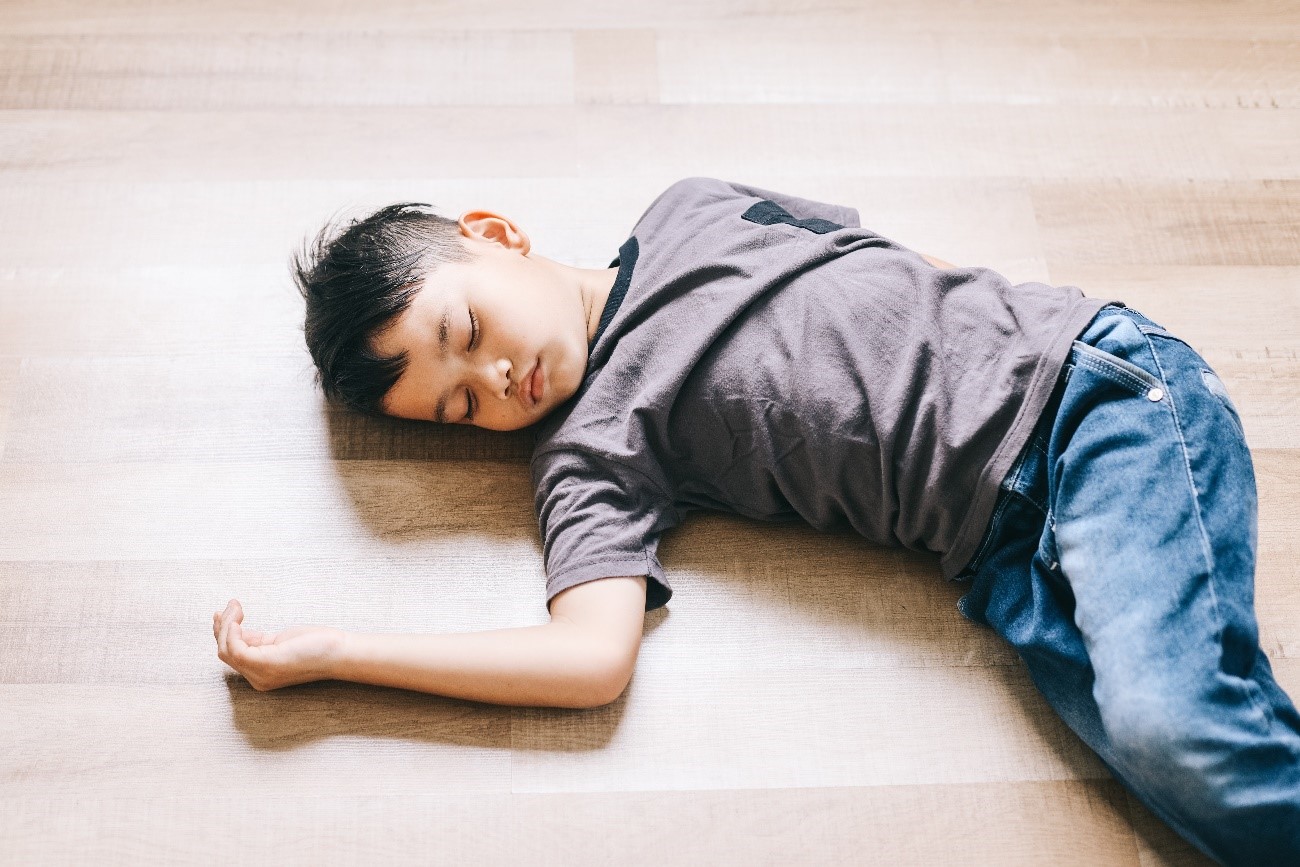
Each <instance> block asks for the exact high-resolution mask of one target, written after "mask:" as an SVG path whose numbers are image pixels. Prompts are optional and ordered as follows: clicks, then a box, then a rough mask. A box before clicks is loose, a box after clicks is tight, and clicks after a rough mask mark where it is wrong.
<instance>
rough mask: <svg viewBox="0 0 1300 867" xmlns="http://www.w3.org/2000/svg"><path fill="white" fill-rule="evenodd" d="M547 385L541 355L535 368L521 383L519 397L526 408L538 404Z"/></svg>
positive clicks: (534, 365)
mask: <svg viewBox="0 0 1300 867" xmlns="http://www.w3.org/2000/svg"><path fill="white" fill-rule="evenodd" d="M545 386H546V382H545V376H544V375H543V374H542V359H541V357H540V356H539V357H538V359H537V361H536V363H534V364H533V369H532V370H530V371H529V372H528V375H527V376H526V377H524V379H523V381H522V382H520V383H519V399H520V401H522V402H523V405H524V409H532V408H533V407H535V406H537V404H538V403H539V402H540V401H541V399H542V394H543V390H544V389H545Z"/></svg>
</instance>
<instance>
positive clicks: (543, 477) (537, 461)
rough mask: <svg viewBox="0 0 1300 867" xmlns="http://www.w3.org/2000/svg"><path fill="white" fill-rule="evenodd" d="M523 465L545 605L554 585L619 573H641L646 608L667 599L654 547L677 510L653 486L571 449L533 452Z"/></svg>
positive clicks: (626, 469) (564, 586)
mask: <svg viewBox="0 0 1300 867" xmlns="http://www.w3.org/2000/svg"><path fill="white" fill-rule="evenodd" d="M531 471H532V477H533V490H534V492H535V493H534V503H535V505H536V508H537V523H538V528H539V529H540V531H541V537H542V559H543V562H544V564H545V568H546V604H547V606H548V607H549V606H550V604H551V599H552V598H554V597H555V595H556V594H557V593H559V592H560V591H561V590H566V589H568V588H570V587H572V586H574V585H575V584H582V583H584V582H586V581H592V580H595V579H598V578H612V577H616V576H622V575H644V576H646V604H645V610H646V611H653V610H654V609H656V608H662V607H663V606H664V605H665V604H667V602H668V600H669V599H671V598H672V595H673V591H672V587H671V586H669V583H668V578H667V576H666V575H665V574H664V569H663V566H662V565H660V563H659V559H658V557H657V556H656V555H655V552H656V550H657V549H658V547H659V536H660V534H662V533H663V531H664V530H667V529H669V528H670V527H672V526H674V525H675V524H676V523H677V512H676V510H675V508H674V507H673V504H672V501H671V498H670V497H668V496H667V495H666V494H665V493H664V492H663V491H662V490H661V489H660V488H659V486H657V485H655V484H654V483H653V482H652V481H651V480H650V479H649V478H648V477H646V476H644V475H643V474H641V473H639V472H637V471H636V470H633V469H632V468H630V467H627V466H625V465H623V464H620V463H619V462H617V461H612V460H606V459H604V458H600V457H597V456H595V455H591V454H588V453H586V452H579V451H552V452H545V453H543V454H540V455H536V456H534V458H533V462H532V467H531Z"/></svg>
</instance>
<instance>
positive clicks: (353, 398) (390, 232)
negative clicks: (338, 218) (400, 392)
mask: <svg viewBox="0 0 1300 867" xmlns="http://www.w3.org/2000/svg"><path fill="white" fill-rule="evenodd" d="M461 238H462V235H461V233H460V229H459V227H458V226H457V223H456V221H455V220H450V219H448V218H446V217H441V216H438V215H437V214H435V213H433V211H432V210H431V207H430V206H429V205H427V204H424V203H422V202H400V203H398V204H395V205H389V206H387V207H385V208H380V209H379V210H378V211H375V212H374V213H373V214H371V215H370V216H368V217H364V218H361V219H355V220H351V221H349V222H346V223H344V224H342V225H338V224H335V223H333V222H329V223H326V225H325V226H324V228H322V229H321V231H320V233H319V234H318V235H317V236H316V238H315V239H314V240H308V241H306V242H304V244H303V246H302V249H301V250H299V251H297V252H295V253H294V255H293V259H292V271H293V277H294V282H295V283H296V284H297V286H298V291H299V292H300V293H301V294H302V297H303V300H305V301H306V302H307V313H306V317H305V319H304V322H303V334H304V336H305V337H306V339H307V349H308V351H309V352H311V357H312V361H314V362H315V363H316V380H317V382H318V383H319V384H320V386H321V388H322V390H323V391H324V392H325V396H326V398H328V399H331V400H336V401H340V402H342V403H343V404H344V405H345V406H347V407H349V408H351V409H354V410H357V411H358V412H362V413H365V414H367V415H383V414H384V413H383V399H384V395H386V394H387V393H388V390H389V389H391V388H392V387H393V385H394V384H395V383H396V382H397V380H398V379H400V378H401V376H402V372H403V371H404V370H405V369H406V364H407V354H406V352H405V351H403V352H401V353H399V354H398V355H394V356H384V355H379V354H377V353H376V352H375V351H374V349H373V348H372V346H371V341H372V340H373V339H374V337H375V336H376V335H378V334H380V333H381V332H383V331H384V329H386V328H387V327H388V326H389V325H391V324H392V322H393V321H394V320H395V319H396V318H397V317H398V316H399V315H401V313H402V312H403V311H404V310H406V308H407V307H409V306H410V304H411V300H412V299H413V298H414V297H415V294H416V293H417V292H418V291H419V290H420V288H421V286H423V283H424V280H425V278H426V277H428V276H429V275H430V274H432V273H434V272H435V271H436V270H437V268H438V265H439V264H440V263H442V262H467V261H470V260H472V259H473V258H474V255H473V253H471V252H470V250H469V249H468V248H467V247H466V246H465V245H464V243H463V242H462V241H461Z"/></svg>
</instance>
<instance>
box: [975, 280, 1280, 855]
mask: <svg viewBox="0 0 1300 867" xmlns="http://www.w3.org/2000/svg"><path fill="white" fill-rule="evenodd" d="M1256 512H1257V501H1256V492H1255V474H1254V465H1253V463H1252V461H1251V456H1250V451H1249V450H1248V449H1247V447H1246V440H1245V436H1244V434H1243V432H1242V427H1241V419H1240V417H1239V416H1238V415H1237V411H1236V409H1235V408H1234V407H1233V405H1232V401H1231V400H1230V399H1229V397H1228V393H1227V391H1226V390H1225V389H1224V387H1223V383H1222V382H1221V381H1220V380H1219V378H1218V377H1217V376H1216V375H1215V373H1214V371H1213V370H1212V369H1211V367H1210V365H1209V364H1208V363H1206V361H1205V359H1203V358H1202V357H1201V356H1200V355H1199V354H1198V353H1197V352H1196V351H1195V350H1193V349H1192V348H1191V346H1189V345H1188V344H1187V343H1186V342H1184V341H1183V340H1181V339H1180V338H1178V337H1175V336H1174V335H1172V334H1170V333H1169V332H1168V331H1166V330H1165V329H1164V328H1162V327H1161V326H1160V325H1158V324H1156V323H1155V322H1153V321H1152V320H1150V319H1148V318H1147V317H1145V316H1143V315H1142V314H1140V313H1138V312H1137V311H1135V310H1133V309H1131V308H1126V307H1121V306H1115V305H1108V306H1107V307H1105V308H1102V310H1101V311H1100V312H1098V314H1097V316H1096V317H1095V318H1094V319H1093V320H1092V321H1091V322H1090V323H1089V324H1088V327H1087V328H1086V329H1085V330H1084V332H1083V333H1082V334H1081V335H1079V337H1078V339H1077V340H1076V341H1075V343H1074V346H1073V348H1072V349H1071V351H1070V357H1069V359H1068V360H1067V361H1066V364H1065V365H1064V367H1063V368H1062V370H1061V374H1060V376H1059V377H1058V379H1057V382H1056V387H1055V389H1054V391H1053V393H1052V397H1051V401H1050V402H1049V403H1048V405H1047V408H1046V409H1045V410H1044V412H1043V414H1042V416H1041V417H1040V419H1039V421H1038V423H1037V426H1036V428H1035V430H1034V432H1033V435H1032V436H1031V438H1030V441H1029V443H1028V444H1027V445H1026V446H1025V449H1024V451H1023V452H1022V453H1021V455H1020V456H1019V457H1018V458H1017V460H1016V463H1015V464H1014V465H1013V466H1012V468H1011V470H1010V471H1009V472H1008V473H1007V477H1006V479H1004V480H1003V482H1002V491H1001V493H1000V494H999V496H998V500H997V504H996V506H995V508H994V512H993V516H992V518H991V519H990V522H989V527H988V529H987V530H986V531H985V535H984V538H983V540H982V541H981V543H980V547H979V548H978V550H977V551H976V554H975V556H974V557H973V558H972V559H971V561H970V563H969V564H967V566H966V567H965V569H964V570H963V571H962V572H961V573H960V574H958V575H957V577H956V579H955V580H958V581H965V580H970V581H971V587H970V590H969V591H968V592H967V593H966V594H965V595H964V596H962V598H961V600H960V601H959V602H958V605H957V607H958V609H959V610H960V611H961V613H962V614H963V615H965V616H966V617H967V618H969V619H970V620H972V621H974V622H976V623H978V624H981V625H985V626H989V627H991V628H992V629H993V630H995V631H996V632H997V633H998V634H999V635H1001V636H1002V637H1004V638H1005V639H1007V641H1009V642H1010V643H1011V644H1012V645H1013V646H1014V647H1015V649H1016V652H1017V653H1018V654H1019V656H1020V658H1021V659H1022V660H1023V661H1024V663H1025V665H1026V667H1027V668H1028V671H1029V676H1030V678H1031V679H1032V680H1033V682H1034V685H1035V686H1036V687H1037V688H1038V689H1039V691H1041V692H1042V694H1043V696H1044V697H1045V698H1046V699H1047V701H1048V702H1049V703H1050V704H1051V705H1052V707H1053V708H1054V709H1055V710H1056V712H1057V713H1058V714H1060V715H1061V717H1062V719H1064V720H1065V722H1066V723H1067V724H1068V725H1069V726H1070V728H1071V729H1073V730H1074V732H1075V733H1076V734H1078V735H1079V737H1080V738H1082V739H1083V741H1084V742H1085V743H1087V745H1088V746H1089V747H1091V748H1092V749H1093V751H1094V752H1096V753H1097V755H1098V756H1099V757H1100V758H1101V759H1102V761H1103V762H1104V763H1105V764H1106V766H1107V767H1108V768H1109V769H1110V771H1111V773H1112V774H1113V775H1114V776H1115V778H1116V779H1118V780H1119V781H1120V782H1121V783H1122V784H1123V785H1124V786H1125V787H1127V788H1128V789H1129V790H1130V791H1131V792H1132V793H1133V794H1134V795H1135V796H1136V797H1137V798H1138V799H1140V800H1141V801H1142V803H1144V804H1146V806H1147V807H1149V808H1150V809H1151V811H1152V812H1153V813H1155V814H1156V815H1157V816H1159V817H1160V818H1161V819H1162V820H1163V821H1164V822H1166V823H1167V824H1168V825H1169V826H1170V827H1172V828H1173V829H1174V830H1175V831H1177V832H1178V833H1179V834H1181V835H1182V836H1183V837H1185V838H1186V839H1187V840H1188V841H1189V842H1191V843H1192V844H1193V845H1194V846H1196V847H1197V848H1198V849H1200V850H1201V851H1202V852H1204V853H1205V854H1206V855H1208V856H1210V857H1211V858H1213V859H1215V860H1216V861H1219V862H1220V863H1223V864H1229V865H1236V864H1248V865H1251V867H1263V865H1273V864H1276V865H1283V864H1285V865H1292V867H1294V865H1300V715H1297V713H1296V709H1295V705H1294V704H1292V702H1291V699H1290V698H1288V697H1287V694H1286V693H1285V692H1283V690H1282V689H1281V687H1279V686H1278V685H1277V682H1276V681H1275V680H1274V679H1273V673H1272V668H1271V667H1270V665H1269V661H1268V657H1267V656H1265V654H1264V651H1263V650H1262V649H1261V648H1260V646H1259V628H1258V625H1257V624H1256V622H1255V610H1254V597H1255V584H1254V582H1255V550H1256V538H1257V520H1256Z"/></svg>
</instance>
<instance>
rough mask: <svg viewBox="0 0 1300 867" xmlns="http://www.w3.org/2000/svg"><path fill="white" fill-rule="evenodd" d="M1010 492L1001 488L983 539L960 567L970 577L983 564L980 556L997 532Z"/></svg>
mask: <svg viewBox="0 0 1300 867" xmlns="http://www.w3.org/2000/svg"><path fill="white" fill-rule="evenodd" d="M1011 493H1014V492H1013V491H1012V490H1010V489H1009V488H1003V489H1002V495H1000V496H999V497H998V504H997V508H996V509H994V510H993V517H992V518H990V519H989V526H988V529H987V530H986V531H985V535H984V541H983V543H982V544H981V545H980V547H979V550H978V551H976V552H975V556H974V557H971V560H970V562H969V563H967V564H966V566H965V567H963V569H962V571H963V572H965V571H967V570H969V571H970V573H971V577H974V575H975V573H977V572H979V570H980V569H981V568H982V567H983V566H984V561H983V559H982V558H983V557H984V554H985V552H987V551H988V550H989V546H990V545H992V544H993V539H994V537H995V536H997V534H998V530H999V527H998V519H999V518H1001V517H1002V513H1003V512H1004V511H1006V508H1007V504H1008V503H1009V502H1011V498H1010V497H1008V496H1006V495H1007V494H1011Z"/></svg>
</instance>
